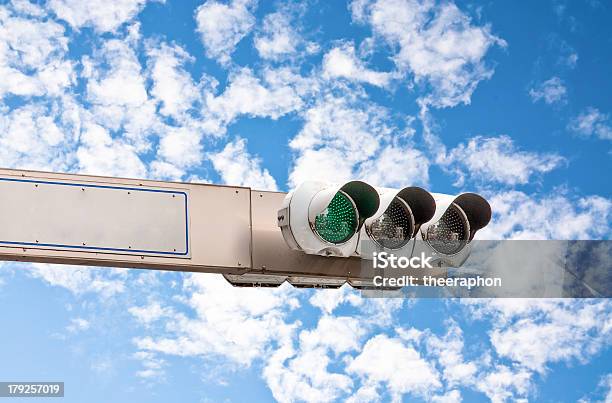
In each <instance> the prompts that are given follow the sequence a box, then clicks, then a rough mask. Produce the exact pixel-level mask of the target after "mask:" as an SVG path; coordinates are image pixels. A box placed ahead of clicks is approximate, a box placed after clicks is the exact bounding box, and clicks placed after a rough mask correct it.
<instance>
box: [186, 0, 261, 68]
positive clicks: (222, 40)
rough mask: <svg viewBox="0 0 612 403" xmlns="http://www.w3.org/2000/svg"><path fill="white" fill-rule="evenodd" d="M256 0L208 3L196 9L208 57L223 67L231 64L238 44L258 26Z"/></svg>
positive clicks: (213, 0)
mask: <svg viewBox="0 0 612 403" xmlns="http://www.w3.org/2000/svg"><path fill="white" fill-rule="evenodd" d="M255 5H256V1H254V0H232V1H231V2H230V3H229V4H223V3H219V2H218V1H215V0H208V1H207V2H206V3H204V4H202V5H201V6H200V7H198V9H197V10H196V15H195V19H196V23H197V25H198V28H197V30H198V32H199V33H200V34H201V37H202V43H203V44H204V48H205V49H206V55H207V56H208V57H210V58H212V59H217V60H219V62H221V63H223V64H227V63H229V61H230V56H231V54H232V53H233V51H234V49H235V48H236V45H237V44H238V42H240V40H242V38H244V37H245V36H246V35H247V34H248V33H249V32H250V31H251V29H252V28H253V25H254V24H255V16H254V15H253V14H252V9H253V8H255Z"/></svg>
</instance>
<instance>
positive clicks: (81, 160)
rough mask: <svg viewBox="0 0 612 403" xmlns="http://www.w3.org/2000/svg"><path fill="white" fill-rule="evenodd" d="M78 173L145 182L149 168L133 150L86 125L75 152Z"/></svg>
mask: <svg viewBox="0 0 612 403" xmlns="http://www.w3.org/2000/svg"><path fill="white" fill-rule="evenodd" d="M76 157H77V161H78V167H79V171H80V172H83V173H88V174H94V175H107V176H128V177H132V178H146V177H147V168H146V166H145V164H144V163H143V162H142V160H141V159H140V157H139V156H138V154H137V152H136V149H135V148H134V146H132V145H130V144H128V143H126V142H125V141H124V140H122V139H113V138H112V137H111V136H110V134H109V133H108V131H107V130H106V129H105V128H103V127H102V126H99V125H96V124H86V125H85V127H84V128H83V133H82V135H81V144H80V146H79V148H78V149H77V151H76Z"/></svg>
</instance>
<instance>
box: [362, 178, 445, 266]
mask: <svg viewBox="0 0 612 403" xmlns="http://www.w3.org/2000/svg"><path fill="white" fill-rule="evenodd" d="M378 191H379V197H380V206H379V207H378V210H377V211H376V213H375V214H374V215H373V216H372V217H370V218H368V219H366V221H365V225H364V226H363V229H362V230H361V240H362V241H363V240H368V239H369V240H371V241H372V242H373V246H375V247H376V248H381V249H386V250H391V251H396V250H402V249H405V248H406V247H408V246H409V243H410V240H411V239H412V238H414V236H415V235H416V234H417V232H418V231H419V228H420V227H421V225H422V224H423V223H426V222H428V221H429V220H431V218H432V217H433V215H434V213H435V211H436V202H435V200H434V198H433V196H432V195H431V194H430V193H429V192H427V191H426V190H424V189H422V188H420V187H405V188H403V189H399V190H398V189H389V188H378ZM361 245H362V244H361V243H360V245H359V246H358V248H357V253H358V254H360V252H361Z"/></svg>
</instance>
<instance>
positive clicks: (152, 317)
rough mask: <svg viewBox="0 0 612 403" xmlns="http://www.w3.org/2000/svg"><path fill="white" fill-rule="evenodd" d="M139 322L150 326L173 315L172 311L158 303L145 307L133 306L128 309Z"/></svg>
mask: <svg viewBox="0 0 612 403" xmlns="http://www.w3.org/2000/svg"><path fill="white" fill-rule="evenodd" d="M128 312H129V313H131V314H132V315H133V316H134V317H135V318H136V319H137V320H138V321H139V322H141V323H142V324H144V325H150V324H152V323H153V322H156V321H158V320H160V319H161V318H163V317H166V316H168V315H170V314H172V313H173V311H172V309H170V308H167V307H162V306H161V305H160V303H159V302H156V301H155V302H152V303H150V304H148V305H145V306H133V307H130V308H129V309H128Z"/></svg>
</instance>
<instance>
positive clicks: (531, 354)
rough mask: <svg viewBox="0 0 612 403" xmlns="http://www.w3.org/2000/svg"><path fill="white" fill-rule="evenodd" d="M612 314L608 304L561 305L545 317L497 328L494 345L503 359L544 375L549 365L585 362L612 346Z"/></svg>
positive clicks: (579, 303) (571, 303)
mask: <svg viewBox="0 0 612 403" xmlns="http://www.w3.org/2000/svg"><path fill="white" fill-rule="evenodd" d="M570 301H571V300H570ZM609 312H610V307H609V304H607V303H606V302H605V301H599V302H598V303H584V302H580V301H571V302H570V303H567V304H558V305H556V306H555V307H554V308H553V309H551V310H550V311H549V312H546V313H545V314H544V315H543V317H539V318H538V317H536V318H533V317H524V318H520V319H519V320H517V321H515V322H513V323H512V324H510V325H509V326H504V327H499V328H496V329H494V330H493V331H492V332H491V343H492V344H493V346H494V347H495V350H496V352H497V354H498V355H500V356H501V357H505V358H509V359H511V360H512V361H514V362H517V363H519V364H520V365H521V366H522V367H525V368H527V369H529V370H532V371H537V372H540V373H544V372H545V371H546V369H547V364H549V363H555V362H560V361H565V362H568V363H569V362H572V361H573V360H576V361H579V362H582V363H584V362H586V359H587V358H588V357H590V356H592V355H593V354H595V353H597V352H598V351H600V350H601V349H602V348H604V347H606V346H607V345H608V344H609V343H610V336H611V333H612V322H610V320H609V318H608V316H609ZM516 346H521V348H516Z"/></svg>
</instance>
